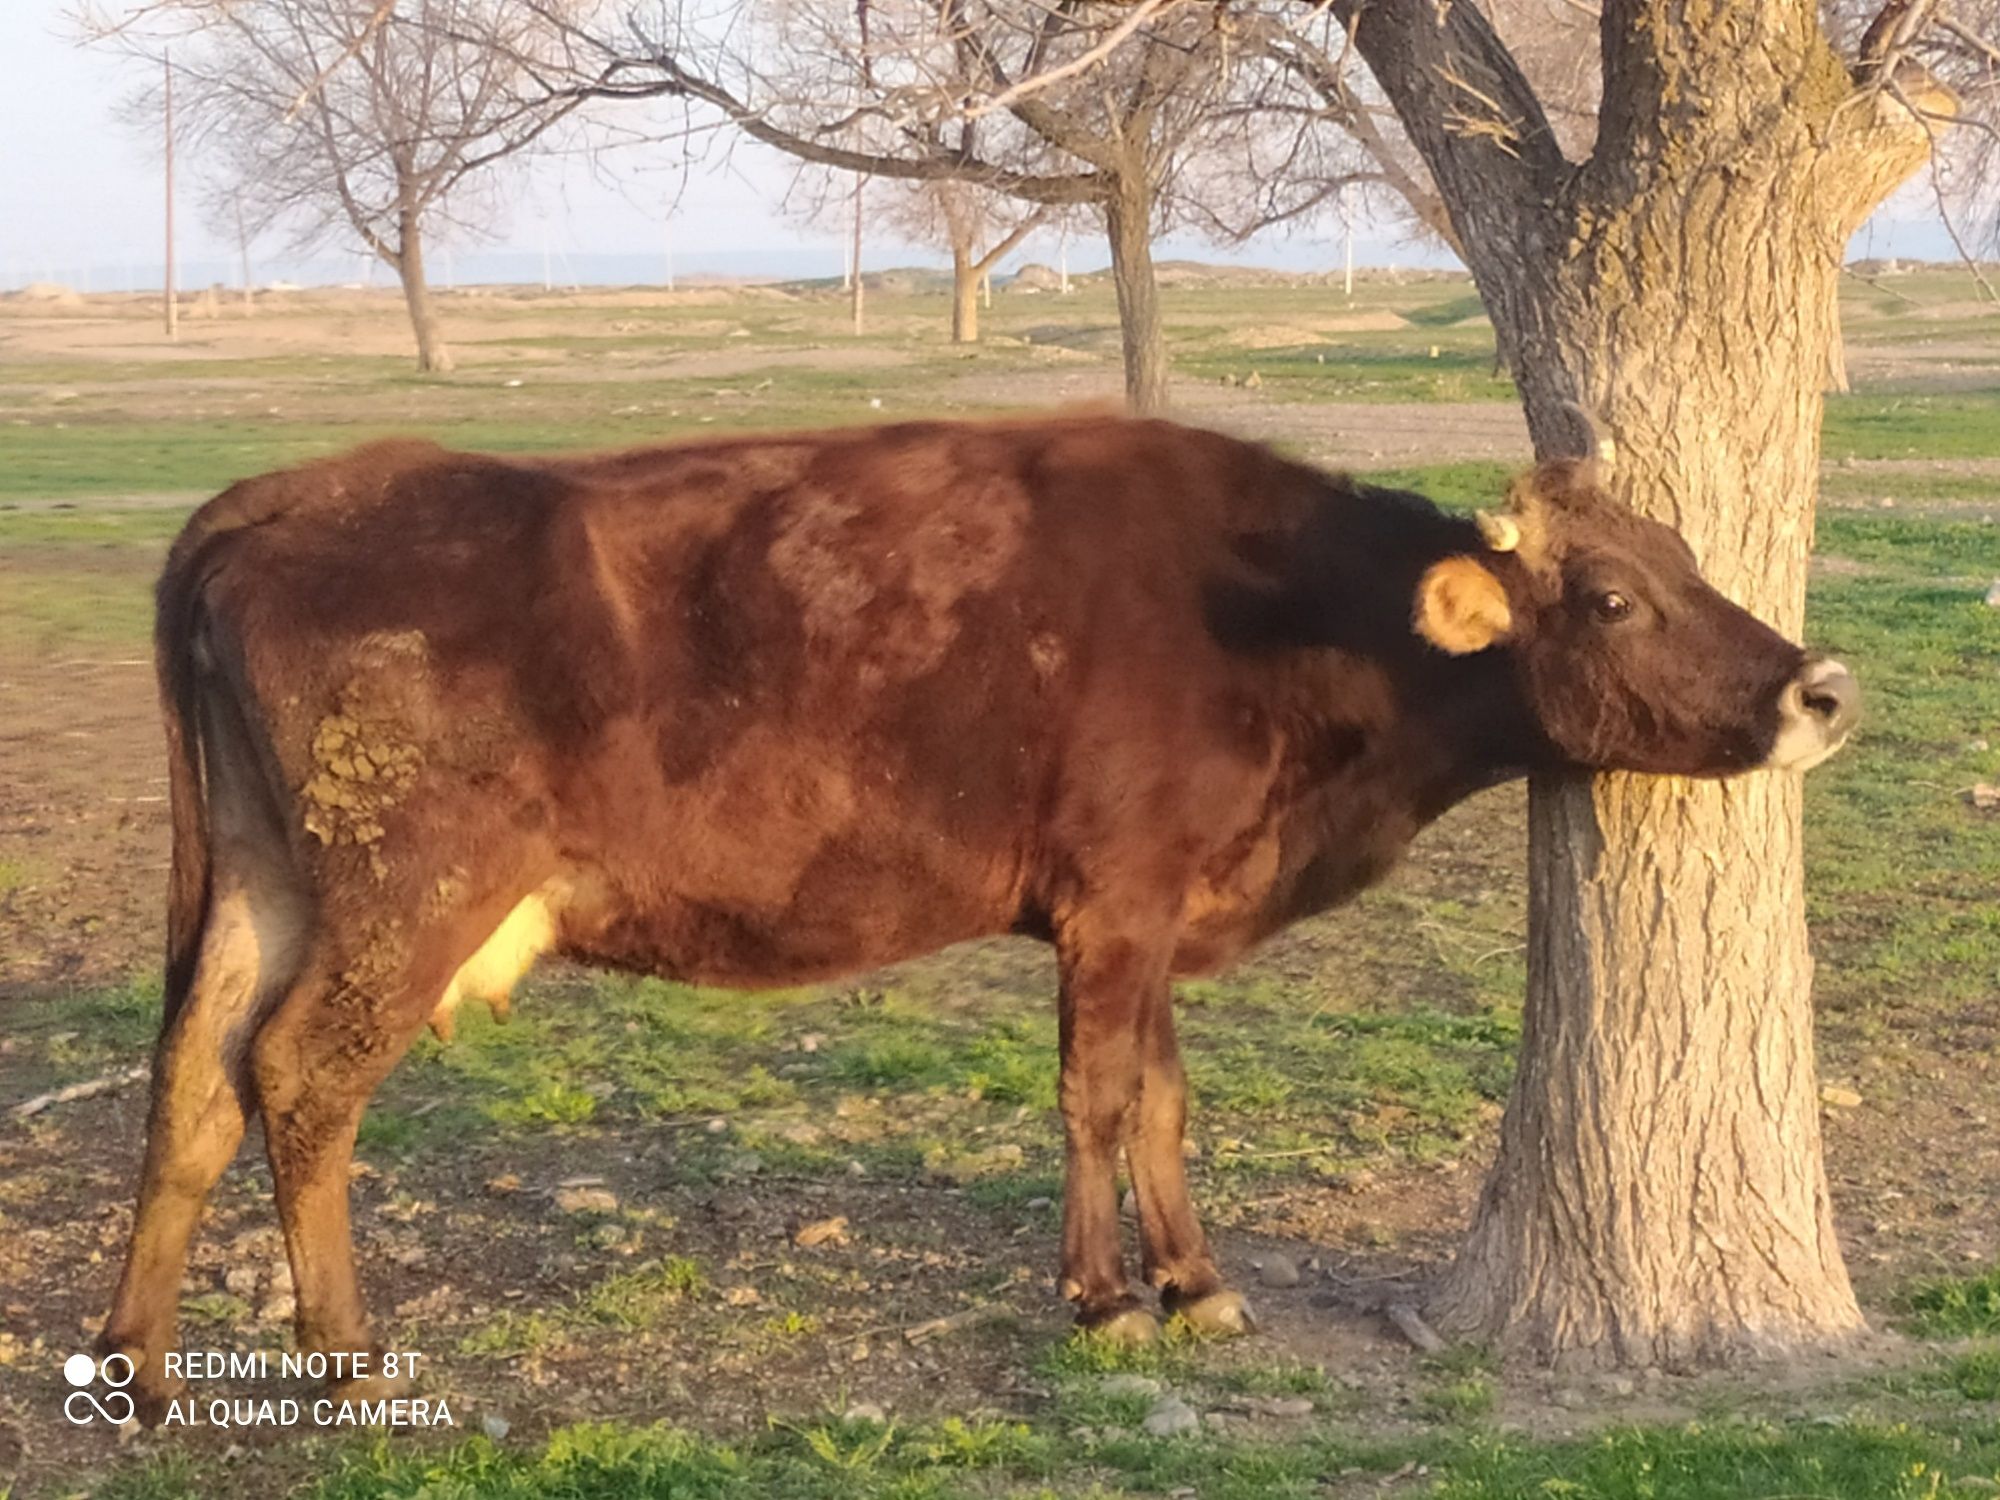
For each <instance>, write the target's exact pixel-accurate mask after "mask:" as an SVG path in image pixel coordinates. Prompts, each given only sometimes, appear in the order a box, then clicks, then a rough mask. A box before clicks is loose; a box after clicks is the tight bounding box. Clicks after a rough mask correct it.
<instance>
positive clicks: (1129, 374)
mask: <svg viewBox="0 0 2000 1500" xmlns="http://www.w3.org/2000/svg"><path fill="white" fill-rule="evenodd" d="M1104 230H1105V235H1106V237H1107V238H1108V239H1109V240H1110V242H1111V284H1112V286H1113V287H1114V288H1115V289H1116V290H1117V293H1118V331H1119V336H1120V338H1121V339H1122V340H1123V343H1124V351H1125V399H1126V402H1127V403H1128V404H1129V405H1130V406H1131V408H1132V410H1133V411H1135V412H1141V413H1146V412H1159V411H1165V410H1166V406H1167V344H1166V334H1165V332H1164V331H1163V330H1162V329H1161V327H1160V288H1159V283H1158V281H1157V280H1156V279H1155V277H1154V275H1153V191H1152V185H1151V183H1149V182H1148V181H1147V180H1146V174H1145V170H1144V167H1143V166H1142V165H1139V164H1131V165H1128V166H1127V167H1125V169H1124V170H1121V171H1120V172H1118V173H1117V174H1116V176H1115V178H1114V180H1113V183H1112V186H1111V189H1110V191H1109V192H1108V193H1107V194H1106V195H1105V199H1104Z"/></svg>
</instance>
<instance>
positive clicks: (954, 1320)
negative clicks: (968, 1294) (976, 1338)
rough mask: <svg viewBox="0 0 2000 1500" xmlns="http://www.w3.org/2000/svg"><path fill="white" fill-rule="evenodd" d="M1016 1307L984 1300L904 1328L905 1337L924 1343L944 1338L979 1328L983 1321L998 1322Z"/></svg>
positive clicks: (1009, 1314)
mask: <svg viewBox="0 0 2000 1500" xmlns="http://www.w3.org/2000/svg"><path fill="white" fill-rule="evenodd" d="M1013 1311H1014V1309H1013V1308H1011V1307H1009V1306H1008V1305H1007V1304H1006V1303H1004V1302H982V1303H980V1304H979V1306H977V1307H968V1308H965V1309H964V1310H963V1311H960V1312H955V1313H946V1314H945V1315H944V1316H943V1317H942V1318H932V1319H931V1320H930V1321H929V1322H928V1323H918V1324H917V1325H916V1326H914V1327H912V1328H905V1329H904V1330H903V1338H904V1340H905V1341H906V1342H908V1343H912V1344H924V1343H928V1342H930V1340H932V1339H935V1338H943V1337H944V1336H945V1335H946V1334H948V1333H962V1332H963V1331H964V1330H966V1329H968V1328H977V1327H978V1326H979V1325H980V1324H981V1323H992V1322H996V1321H998V1320H999V1319H1001V1318H1005V1317H1009V1316H1011V1315H1012V1314H1013Z"/></svg>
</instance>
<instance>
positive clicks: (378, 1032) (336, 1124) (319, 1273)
mask: <svg viewBox="0 0 2000 1500" xmlns="http://www.w3.org/2000/svg"><path fill="white" fill-rule="evenodd" d="M531 899H533V898H531ZM509 904H510V903H508V902H506V901H500V902H493V903H487V904H485V905H483V906H481V907H478V908H473V909H470V910H467V909H458V910H454V911H452V912H450V913H436V914H433V915H432V916H430V917H429V918H428V919H426V920H423V921H421V922H419V921H417V920H415V919H414V918H410V917H394V916H383V917H379V918H376V919H375V920H374V921H373V923H372V924H371V925H370V926H368V927H367V928H365V929H363V930H362V931H360V932H358V933H356V934H353V935H352V936H351V938H350V940H349V941H347V942H345V943H343V944H342V945H341V946H339V947H338V948H335V947H333V946H332V945H323V946H322V948H321V949H320V950H317V951H316V953H315V956H314V958H313V960H312V961H311V962H310V963H309V965H308V967H307V969H306V970H305V972H304V973H303V974H302V975H301V978H300V982H299V984H298V985H297V986H296V987H295V988H294V989H293V991H292V993H291V994H290V995H289V996H287V997H286V999H285V1000H284V1002H283V1003H282V1004H281V1005H280V1006H279V1007H278V1008H277V1010H276V1011H275V1012H273V1014H272V1016H271V1018H270V1020H269V1021H268V1022H266V1023H265V1025H264V1028H263V1030H261V1031H260V1032H259V1033H258V1035H257V1039H256V1043H255V1045H254V1048H253V1052H252V1057H253V1072H254V1076H255V1081H256V1090H257V1103H258V1108H259V1109H260V1111H261V1112H262V1115H263V1120H264V1137H265V1146H266V1149H267V1150H268V1152H269V1153H270V1160H271V1175H272V1179H273V1185H274V1187H275V1189H276V1193H277V1200H278V1216H279V1219H280V1222H281V1224H282V1226H283V1229H284V1237H285V1250H286V1254H287V1255H288V1256H289V1257H290V1260H291V1266H292V1283H293V1294H294V1296H295V1298H296V1300H297V1311H296V1319H297V1322H296V1333H297V1343H298V1347H299V1349H300V1351H301V1352H303V1353H309V1354H310V1353H319V1354H326V1355H330V1356H333V1355H346V1356H366V1357H367V1361H368V1369H367V1373H366V1374H365V1375H345V1374H343V1375H340V1376H337V1378H335V1379H334V1380H333V1381H332V1383H331V1385H330V1388H329V1394H330V1395H331V1396H333V1397H334V1398H335V1399H371V1400H372V1399H378V1398H380V1397H383V1396H388V1395H393V1394H395V1393H396V1392H397V1391H398V1390H400V1389H401V1388H402V1387H403V1386H404V1385H405V1384H406V1383H407V1379H406V1377H404V1376H401V1375H398V1376H396V1377H390V1376H387V1375H386V1374H385V1373H384V1372H383V1371H382V1369H381V1358H380V1356H381V1352H382V1351H381V1349H380V1348H379V1346H377V1345H376V1343H375V1341H374V1339H373V1337H372V1335H371V1333H370V1330H369V1323H368V1314H367V1309H366V1306H365V1305H364V1302H363V1300H362V1296H361V1288H360V1283H359V1281H358V1280H357V1278H356V1275H355V1267H354V1245H353V1234H352V1226H351V1222H350V1218H349V1202H348V1177H349V1168H350V1166H351V1165H352V1163H353V1160H354V1137H355V1131H356V1129H357V1128H358V1127H359V1125H360V1123H361V1115H362V1112H363V1110H364V1109H366V1108H367V1105H368V1101H369V1099H370V1097H371V1096H372V1095H373V1094H374V1092H375V1089H376V1087H377V1085H379V1084H380V1083H381V1082H382V1080H383V1079H384V1078H385V1077H387V1076H388V1074H389V1071H390V1070H391V1069H392V1068H393V1067H394V1066H395V1065H396V1063H397V1061H398V1060H399V1059H400V1058H401V1057H402V1056H403V1054H404V1052H406V1051H407V1050H408V1049H409V1046H410V1043H411V1042H412V1041H414V1040H415V1039H416V1037H417V1034H418V1033H419V1032H420V1031H421V1030H422V1029H423V1027H424V1024H425V1022H426V1021H428V1020H429V1019H430V1017H431V1014H432V1012H433V1010H434V1009H435V1008H436V1007H437V1006H438V1004H439V999H440V997H441V996H443V995H445V994H447V993H448V992H449V991H450V990H451V988H452V986H453V983H454V979H455V976H459V975H460V974H461V973H462V971H466V970H478V971H481V972H483V973H484V974H485V975H486V976H487V977H488V978H489V979H490V978H491V977H492V973H493V970H494V967H495V961H494V959H493V956H492V955H491V953H490V952H489V951H488V946H489V939H494V940H497V939H499V938H500V937H501V936H502V935H503V934H505V935H507V936H508V937H509V939H510V940H511V936H512V935H513V934H514V933H515V931H516V929H517V926H518V924H514V923H507V922H503V921H502V918H503V917H505V916H506V915H507V911H508V906H509ZM382 905H383V906H384V908H385V909H387V910H394V909H397V908H395V907H394V906H393V904H392V903H386V902H385V903H382ZM400 909H401V910H403V911H405V912H409V911H412V910H414V908H413V907H408V906H406V907H403V908H400ZM535 956H536V952H535V951H534V949H533V948H532V946H518V945H517V946H516V947H515V948H514V949H513V950H512V952H511V957H512V958H513V959H514V960H515V962H516V964H517V967H516V970H515V977H518V973H519V972H520V971H521V970H524V969H525V968H526V967H527V965H528V964H530V963H532V962H533V960H534V958H535ZM346 1368H347V1369H350V1370H351V1369H352V1368H353V1366H348V1367H346Z"/></svg>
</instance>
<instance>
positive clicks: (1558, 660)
mask: <svg viewBox="0 0 2000 1500" xmlns="http://www.w3.org/2000/svg"><path fill="white" fill-rule="evenodd" d="M1508 500H1509V503H1508V507H1507V509H1506V510H1505V511H1504V512H1499V513H1489V514H1486V515H1482V516H1481V517H1480V518H1479V521H1480V534H1481V536H1482V537H1483V538H1484V541H1485V543H1486V545H1485V547H1484V548H1482V549H1481V550H1479V551H1478V552H1476V553H1467V554H1463V555H1458V556H1453V557H1448V558H1445V559H1444V560H1443V561H1441V562H1438V563H1436V564H1433V565H1432V566H1431V568H1430V569H1429V570H1428V571H1427V572H1426V573H1425V574H1424V575H1423V578H1422V580H1421V582H1420V583H1419V584H1418V588H1417V600H1416V616H1415V623H1416V628H1417V630H1418V633H1419V634H1421V635H1423V636H1424V637H1425V639H1427V640H1428V641H1430V643H1431V644H1432V645H1434V646H1436V647H1438V648H1439V649H1441V650H1444V651H1448V652H1452V653H1454V654H1460V655H1462V654H1466V653H1470V652H1479V651H1486V650H1489V649H1497V650H1499V651H1501V652H1504V653H1505V656H1506V658H1507V659H1508V660H1509V661H1510V662H1511V664H1512V667H1513V670H1514V672H1515V675H1516V678H1517V680H1518V682H1519V684H1520V688H1521V691H1522V693H1523V694H1524V695H1525V697H1526V700H1527V706H1528V709H1529V711H1530V713H1531V714H1532V715H1533V716H1534V718H1535V719H1536V721H1537V722H1538V723H1539V725H1540V727H1541V730H1542V733H1543V734H1544V735H1545V736H1546V737H1547V738H1548V740H1549V741H1550V743H1551V744H1552V745H1553V746H1554V747H1555V750H1556V753H1557V754H1558V755H1559V756H1560V757H1561V758H1562V759H1564V760H1566V761H1568V762H1570V763H1572V764H1574V765H1577V766H1587V767H1590V768H1593V769H1599V770H1622V771H1650V772H1656V773H1660V774H1671V775H1685V776H1724V775H1729V774H1731V773H1734V772H1737V771H1747V770H1752V769H1754V768H1757V767H1760V766H1769V767H1775V768H1779V769H1789V770H1804V769H1805V768H1807V767H1809V766H1813V765H1816V764H1818V763H1819V762H1820V761H1822V760H1824V759H1825V758H1826V757H1827V756H1829V755H1831V754H1832V753H1833V752H1834V751H1835V750H1838V749H1839V748H1840V746H1841V743H1842V742H1843V741H1844V740H1845V739H1846V738H1847V734H1848V731H1849V730H1851V729H1852V728H1853V727H1854V723H1855V720H1856V719H1857V718H1858V717H1859V715H1860V701H1861V700H1860V691H1859V689H1858V688H1857V686H1856V684H1855V681H1854V678H1853V676H1852V674H1850V673H1849V672H1848V670H1847V669H1846V668H1845V667H1843V666H1842V665H1841V664H1840V663H1839V662H1836V661H1830V660H1828V659H1826V658H1824V657H1816V656H1809V655H1807V654H1806V653H1805V652H1804V651H1803V650H1801V649H1800V648H1799V647H1797V646H1795V645H1793V644H1792V643H1791V642H1790V641H1788V640H1786V639H1785V638H1784V637H1783V636H1781V635H1779V634H1778V633H1777V632H1776V631H1775V630H1772V629H1771V628H1770V627H1769V626H1768V625H1766V624H1764V623H1763V622H1762V621H1761V620H1759V619H1757V618H1756V617H1755V616H1753V615H1751V614H1750V613H1749V612H1748V611H1746V610H1744V609H1741V608H1739V607H1738V606H1736V605H1734V604H1732V603H1730V602H1729V600H1727V599H1725V598H1723V597H1722V595H1721V594H1719V593H1717V592H1716V591H1715V589H1713V588H1712V587H1710V586H1709V584H1708V583H1707V581H1706V580H1704V579H1703V578H1702V576H1701V573H1700V572H1699V571H1698V570H1697V568H1696V567H1695V560H1694V554H1693V553H1692V552H1691V551H1690V550H1689V549H1688V545H1687V543H1686V542H1685V541H1683V540H1682V539H1681V537H1680V535H1679V533H1677V532H1675V531H1674V530H1672V529H1671V528H1670V527H1667V526H1662V525H1661V524H1660V523H1659V522H1657V521H1649V520H1646V519H1645V518H1644V517H1642V516H1639V515H1636V514H1634V513H1633V512H1632V511H1631V510H1629V509H1627V508H1626V507H1625V506H1623V505H1621V504H1620V503H1618V502H1617V501H1615V500H1613V499H1611V498H1610V497H1609V496H1608V495H1606V494H1605V493H1604V491H1603V490H1602V489H1601V488H1600V487H1599V485H1598V480H1597V471H1596V469H1595V466H1594V465H1592V464H1589V463H1584V462H1569V461H1563V462H1557V463H1549V464H1544V465H1542V466H1541V467H1540V468H1538V469H1536V470H1534V471H1533V472H1532V473H1530V474H1528V475H1527V476H1525V477H1524V478H1522V479H1521V480H1519V481H1517V482H1516V484H1515V486H1514V488H1513V491H1512V492H1511V494H1510V495H1509V497H1508Z"/></svg>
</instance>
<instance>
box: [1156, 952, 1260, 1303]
mask: <svg viewBox="0 0 2000 1500" xmlns="http://www.w3.org/2000/svg"><path fill="white" fill-rule="evenodd" d="M1139 1045H1140V1059H1141V1061H1140V1078H1139V1107H1138V1110H1137V1113H1136V1116H1135V1118H1134V1120H1133V1128H1132V1133H1131V1134H1130V1136H1128V1137H1127V1139H1126V1142H1125V1160H1126V1163H1127V1164H1128V1165H1129V1166H1130V1167H1131V1170H1132V1192H1133V1196H1134V1197H1136V1198H1137V1199H1138V1200H1139V1243H1140V1246H1141V1250H1142V1254H1143V1262H1142V1263H1143V1266H1144V1269H1145V1273H1146V1280H1147V1282H1148V1284H1150V1285H1152V1286H1155V1287H1158V1288H1159V1289H1160V1301H1161V1305H1162V1306H1163V1307H1165V1308H1166V1310H1167V1311H1168V1312H1169V1313H1172V1314H1177V1315H1178V1316H1180V1317H1183V1318H1185V1319H1186V1320H1187V1321H1188V1323H1189V1324H1191V1325H1192V1326H1193V1327H1195V1328H1198V1329H1200V1330H1202V1331H1203V1332H1205V1333H1247V1332H1249V1331H1250V1330H1251V1328H1252V1327H1253V1326H1254V1325H1253V1321H1252V1319H1251V1316H1250V1308H1249V1305H1248V1304H1247V1303H1246V1302H1245V1301H1244V1300H1243V1297H1242V1295H1241V1294H1240V1293H1237V1292H1233V1291H1231V1290H1229V1288H1227V1287H1226V1286H1224V1285H1223V1283H1222V1274H1221V1272H1219V1271H1218V1270H1216V1267H1215V1259H1214V1257H1213V1256H1212V1255H1210V1253H1209V1249H1208V1240H1207V1237H1206V1236H1204V1235H1203V1234H1202V1232H1201V1222H1200V1220H1199V1219H1198V1218H1197V1217H1196V1216H1195V1211H1194V1204H1193V1202H1192V1201H1191V1200H1190V1199H1189V1197H1188V1185H1187V1159H1186V1154H1185V1152H1184V1150H1183V1141H1184V1139H1185V1136H1186V1131H1187V1072H1186V1070H1185V1069H1184V1068H1183V1067H1182V1066H1181V1054H1180V1046H1179V1044H1178V1042H1177V1041H1176V1040H1175V1037H1174V1011H1173V1001H1172V998H1171V996H1170V994H1169V993H1168V991H1167V988H1166V987H1165V986H1164V985H1163V986H1161V988H1160V991H1159V993H1158V995H1157V996H1156V998H1155V1001H1154V1004H1153V1006H1152V1008H1151V1010H1150V1011H1149V1013H1148V1014H1147V1016H1146V1017H1145V1019H1144V1021H1143V1022H1142V1024H1141V1027H1140V1043H1139Z"/></svg>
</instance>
